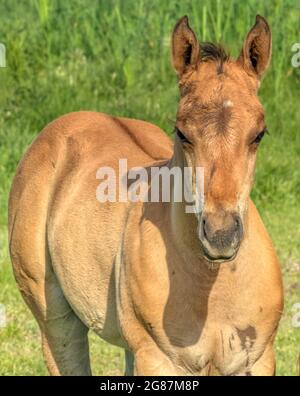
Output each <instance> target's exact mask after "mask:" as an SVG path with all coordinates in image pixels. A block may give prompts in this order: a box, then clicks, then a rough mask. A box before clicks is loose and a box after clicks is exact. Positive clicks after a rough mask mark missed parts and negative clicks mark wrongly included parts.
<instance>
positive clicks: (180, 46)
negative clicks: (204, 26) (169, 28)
mask: <svg viewBox="0 0 300 396" xmlns="http://www.w3.org/2000/svg"><path fill="white" fill-rule="evenodd" d="M199 55H200V46H199V43H198V40H197V38H196V36H195V33H194V32H193V31H192V29H191V28H190V27H189V21H188V17H187V16H184V17H182V18H181V19H180V20H179V21H178V22H177V24H176V26H175V28H174V30H173V35H172V60H173V66H174V69H175V71H176V73H177V75H178V77H179V78H180V77H181V76H182V75H183V74H184V73H185V72H186V71H188V70H191V69H193V68H196V66H197V64H198V60H199Z"/></svg>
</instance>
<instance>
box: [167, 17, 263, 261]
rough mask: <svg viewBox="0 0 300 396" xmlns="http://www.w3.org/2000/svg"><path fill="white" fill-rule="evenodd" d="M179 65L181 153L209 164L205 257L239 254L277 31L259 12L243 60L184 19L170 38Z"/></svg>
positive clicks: (201, 229) (202, 220)
mask: <svg viewBox="0 0 300 396" xmlns="http://www.w3.org/2000/svg"><path fill="white" fill-rule="evenodd" d="M172 55H173V65H174V68H175V70H176V73H177V75H178V79H179V88H180V93H181V98H180V102H179V107H178V112H177V120H176V134H177V136H176V141H175V152H177V153H178V152H180V153H181V155H182V156H183V158H184V160H185V162H186V164H187V165H189V166H192V167H193V168H195V167H203V168H204V207H203V210H202V212H201V213H200V214H199V217H198V223H199V225H198V235H199V239H200V241H201V243H202V246H203V251H204V255H205V257H206V258H207V259H208V260H210V261H226V260H231V259H233V258H234V257H235V255H236V253H237V251H238V249H239V246H240V243H241V240H242V237H243V226H244V220H245V213H246V212H247V204H248V201H249V194H250V190H251V186H252V181H253V174H254V168H255V159H256V153H257V149H258V146H259V143H260V141H261V139H262V138H263V136H264V134H265V132H266V124H265V120H264V110H263V107H262V105H261V104H260V101H259V99H258V97H257V90H258V87H259V83H260V79H261V77H262V75H263V73H264V71H265V70H266V68H267V66H268V64H269V61H270V57H271V32H270V29H269V26H268V23H267V22H266V21H265V19H264V18H262V17H260V16H257V17H256V23H255V25H254V26H253V28H252V29H251V30H250V32H249V33H248V35H247V37H246V39H245V42H244V45H243V48H242V51H241V54H240V56H239V57H238V59H231V58H229V57H228V56H227V55H226V53H225V52H224V50H223V49H222V48H221V47H217V46H214V45H212V44H204V45H203V46H201V45H200V44H199V43H198V41H197V38H196V36H195V34H194V32H193V31H192V30H191V28H190V27H189V24H188V19H187V17H183V18H182V19H180V20H179V22H178V23H177V25H176V26H175V29H174V32H173V36H172Z"/></svg>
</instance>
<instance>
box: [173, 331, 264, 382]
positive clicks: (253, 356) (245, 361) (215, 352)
mask: <svg viewBox="0 0 300 396" xmlns="http://www.w3.org/2000/svg"><path fill="white" fill-rule="evenodd" d="M262 345H263V340H262V339H261V337H260V336H258V334H257V329H256V328H255V327H254V326H250V325H245V326H241V327H235V326H232V325H226V324H222V325H220V324H214V325H207V326H204V328H203V329H202V333H201V336H200V338H199V340H198V341H197V342H196V343H195V344H194V345H187V346H186V347H185V348H184V349H181V351H180V353H179V354H180V356H179V359H180V360H182V362H183V365H184V366H185V367H187V368H188V370H189V371H190V372H192V373H194V374H204V375H209V374H219V375H239V374H243V375H247V374H251V367H252V365H253V363H254V362H255V361H256V360H257V358H258V357H259V355H260V354H261V353H262V351H263V347H262Z"/></svg>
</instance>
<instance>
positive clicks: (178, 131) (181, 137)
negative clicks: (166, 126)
mask: <svg viewBox="0 0 300 396" xmlns="http://www.w3.org/2000/svg"><path fill="white" fill-rule="evenodd" d="M175 132H176V135H177V136H178V137H179V139H180V141H181V143H191V142H190V141H189V140H188V139H187V138H186V137H185V135H184V134H183V133H182V132H181V131H180V130H179V129H178V128H176V127H175Z"/></svg>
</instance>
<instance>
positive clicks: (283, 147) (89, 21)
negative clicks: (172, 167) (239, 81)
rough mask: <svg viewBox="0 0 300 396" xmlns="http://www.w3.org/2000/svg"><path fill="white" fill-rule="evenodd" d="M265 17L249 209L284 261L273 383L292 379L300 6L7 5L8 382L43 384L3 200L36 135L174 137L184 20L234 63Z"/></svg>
mask: <svg viewBox="0 0 300 396" xmlns="http://www.w3.org/2000/svg"><path fill="white" fill-rule="evenodd" d="M257 13H259V14H261V15H263V16H265V17H266V18H267V19H268V21H269V23H270V25H271V27H272V30H273V59H272V64H271V67H270V70H269V72H268V74H267V76H266V77H265V79H264V81H263V84H262V88H261V90H260V97H261V100H262V103H263V104H264V106H265V108H266V115H267V124H268V129H269V131H270V136H267V137H266V138H265V139H264V141H263V143H262V145H261V148H260V151H259V157H258V165H257V174H256V184H255V188H254V191H253V194H252V195H253V199H254V201H255V203H256V205H257V206H258V208H259V210H260V213H261V214H262V217H263V219H264V221H265V224H266V226H267V228H268V230H269V232H270V234H271V236H272V238H273V240H274V243H275V245H276V249H277V252H278V254H279V257H280V259H281V263H282V271H283V275H284V284H285V291H286V305H285V311H284V315H283V318H282V321H281V325H280V329H279V334H278V337H277V342H276V353H277V373H278V374H281V375H295V374H296V360H297V356H298V353H299V352H300V328H294V327H292V324H291V322H292V317H293V315H294V314H295V312H293V309H292V307H293V304H295V303H297V302H300V203H299V198H300V111H299V99H300V67H299V68H293V67H292V66H291V58H292V55H293V53H292V51H291V47H292V45H293V44H294V43H296V42H300V5H299V2H298V0H284V1H283V0H265V1H262V0H247V1H239V0H219V1H217V0H195V1H192V0H189V1H188V0H187V1H183V0H170V1H167V0H122V1H121V0H119V1H117V0H101V1H100V0H98V1H96V0H72V1H63V0H53V1H51V0H27V1H26V2H20V1H17V0H10V1H6V0H0V42H1V43H4V44H5V46H6V48H7V67H6V68H0V93H1V94H0V304H3V305H4V306H5V308H6V312H7V326H6V327H5V328H0V375H13V374H15V375H28V374H31V375H44V374H47V372H46V369H45V366H44V364H43V359H42V353H41V348H40V339H39V331H38V328H37V325H36V323H35V321H34V320H33V317H32V315H31V314H30V312H29V310H28V309H27V307H26V306H25V304H24V303H23V301H22V299H21V297H20V295H19V292H18V290H17V288H16V285H15V283H14V279H13V276H12V272H11V267H10V262H9V258H8V250H7V235H6V221H7V214H6V213H7V196H8V191H9V187H10V183H11V179H12V176H13V174H14V172H15V169H16V165H17V163H18V161H19V159H20V158H21V156H22V153H23V152H24V150H25V149H26V147H27V146H28V145H29V144H30V142H31V141H32V139H33V138H34V137H35V136H36V135H37V133H38V132H39V131H40V130H41V129H42V128H43V127H44V126H45V125H46V124H47V123H48V122H50V121H51V120H53V119H54V118H56V117H58V116H59V115H61V114H64V113H67V112H70V111H76V110H83V109H85V110H96V111H102V112H108V113H110V114H114V115H122V116H127V117H134V118H140V119H144V120H148V121H150V122H153V123H155V124H157V125H159V126H160V127H162V128H163V129H164V130H165V131H166V133H171V131H172V129H173V121H172V120H174V119H175V114H176V106H177V101H178V92H177V87H176V78H175V75H174V73H173V70H172V68H171V65H170V33H171V31H172V28H173V26H174V24H175V23H176V21H177V19H179V18H180V17H181V16H182V15H184V14H187V15H188V16H189V19H190V24H191V26H192V28H193V29H194V30H195V32H196V33H197V35H198V37H199V40H200V41H214V42H215V41H218V42H222V43H225V46H226V47H227V48H229V49H230V52H231V54H232V55H233V56H235V55H237V54H238V53H239V50H240V48H241V46H242V43H243V39H244V37H245V34H246V33H247V31H248V30H249V28H250V27H251V26H252V25H253V23H254V20H255V15H256V14H257ZM90 338H91V354H92V367H93V372H94V374H96V375H97V374H98V375H99V374H107V375H114V374H120V373H122V371H123V366H124V364H123V352H122V351H121V350H119V349H117V348H114V347H111V346H110V345H108V344H105V343H104V342H103V341H101V340H100V339H98V338H96V336H94V335H92V334H91V336H90Z"/></svg>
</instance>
